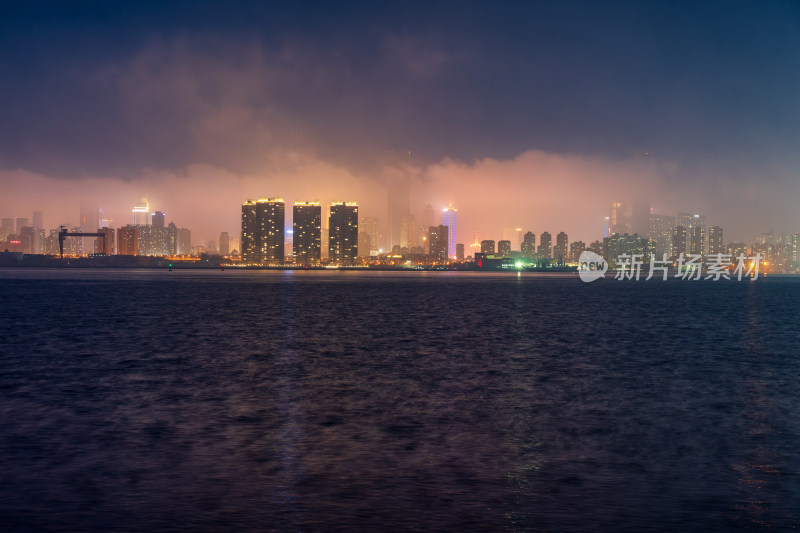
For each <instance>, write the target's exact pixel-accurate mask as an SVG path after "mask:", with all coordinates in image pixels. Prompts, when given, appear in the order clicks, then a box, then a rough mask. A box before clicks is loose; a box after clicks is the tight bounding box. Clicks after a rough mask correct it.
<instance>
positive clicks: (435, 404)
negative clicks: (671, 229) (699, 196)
mask: <svg viewBox="0 0 800 533" xmlns="http://www.w3.org/2000/svg"><path fill="white" fill-rule="evenodd" d="M798 317H800V280H799V279H796V278H769V279H765V280H758V281H756V282H736V281H731V282H717V283H713V282H661V281H659V282H649V283H644V282H639V283H636V282H616V281H612V280H602V281H599V282H595V283H592V284H584V283H581V282H580V281H579V280H577V276H575V275H570V276H542V275H538V276H537V275H522V276H517V275H513V274H512V275H488V274H480V275H479V274H463V273H413V274H402V273H352V272H295V273H291V272H242V273H234V272H217V271H209V272H185V271H176V272H173V273H167V272H163V271H130V272H123V271H113V270H101V271H91V270H87V271H72V272H70V271H25V270H9V269H0V324H2V333H1V334H0V337H1V338H2V342H1V343H0V529H2V530H4V531H63V530H69V531H73V530H97V531H152V530H159V531H173V530H174V531H223V530H240V531H242V530H253V531H261V530H297V531H315V530H364V531H368V530H369V531H375V530H379V529H384V530H386V529H395V530H397V529H413V530H436V529H438V530H452V531H469V530H487V531H489V530H491V531H564V530H578V531H645V530H689V529H691V530H711V531H714V530H720V531H721V530H729V529H732V528H752V529H761V528H770V529H772V530H790V529H796V528H798V527H800V478H799V477H798V470H800V328H798Z"/></svg>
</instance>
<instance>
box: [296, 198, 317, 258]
mask: <svg viewBox="0 0 800 533" xmlns="http://www.w3.org/2000/svg"><path fill="white" fill-rule="evenodd" d="M292 232H293V233H292V235H293V241H292V251H293V254H294V261H295V263H297V264H301V265H318V264H319V262H320V260H321V258H322V206H321V205H320V203H319V202H295V203H294V207H293V210H292Z"/></svg>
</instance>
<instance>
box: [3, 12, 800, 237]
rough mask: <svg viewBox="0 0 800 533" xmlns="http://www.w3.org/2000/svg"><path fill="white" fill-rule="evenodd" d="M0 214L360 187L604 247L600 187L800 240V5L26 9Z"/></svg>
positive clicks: (204, 211) (9, 97) (14, 68)
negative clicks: (407, 188) (394, 189)
mask: <svg viewBox="0 0 800 533" xmlns="http://www.w3.org/2000/svg"><path fill="white" fill-rule="evenodd" d="M0 73H2V74H1V75H0V214H2V216H26V217H30V216H31V212H32V211H33V210H34V209H41V210H44V212H45V224H46V226H48V228H49V227H55V226H57V225H58V224H61V223H65V222H66V223H76V222H77V220H78V215H79V207H80V205H81V203H83V204H91V205H97V206H99V207H101V208H102V209H103V212H104V213H105V215H106V216H108V217H109V218H112V219H113V220H114V225H116V226H119V225H124V224H127V223H130V222H131V221H132V220H129V218H131V215H130V209H131V208H132V207H133V206H134V205H135V204H137V203H138V202H139V201H140V200H141V198H143V197H147V198H148V200H149V201H150V205H151V207H152V208H153V209H160V210H163V211H166V212H167V217H168V220H175V222H176V223H177V224H178V226H184V227H190V228H192V229H193V230H194V236H195V240H197V241H198V242H201V241H203V240H205V239H212V238H216V236H217V235H218V234H219V232H220V231H229V232H231V233H232V234H235V233H238V229H239V226H238V220H239V209H240V207H239V206H240V204H241V202H242V201H243V200H245V199H246V198H253V197H257V196H259V195H264V196H283V197H284V198H286V199H287V201H290V202H291V201H293V200H307V199H319V200H322V201H323V202H327V201H331V200H356V201H358V202H359V203H360V204H361V205H362V213H363V214H365V215H376V216H378V217H379V219H382V218H385V209H386V197H385V195H386V191H385V186H384V183H383V180H384V178H385V174H386V173H385V168H384V165H385V162H386V152H387V150H389V149H398V150H409V151H411V153H412V159H411V161H412V166H411V167H409V168H408V169H406V171H407V172H408V173H409V174H410V175H411V179H412V181H413V195H414V203H413V205H412V213H413V214H415V215H417V216H420V215H421V208H422V206H423V205H424V204H426V203H431V204H433V205H434V206H435V207H443V206H445V205H447V204H448V203H450V202H452V203H453V205H454V206H455V207H457V208H458V209H459V216H460V220H461V227H460V228H459V230H460V231H459V241H460V242H467V243H469V242H472V240H473V236H474V234H475V233H476V232H477V233H479V234H480V237H481V238H494V239H499V238H502V234H501V232H502V229H503V228H510V227H522V228H524V229H526V230H528V229H530V230H533V231H535V232H536V233H540V232H542V231H545V230H548V231H550V232H551V233H557V232H559V231H562V230H564V231H567V233H569V234H570V240H577V239H583V240H586V241H592V240H595V239H597V238H601V237H602V227H603V221H602V219H603V217H604V216H605V215H607V214H608V213H607V211H608V207H609V204H610V202H611V201H612V200H615V199H621V200H623V201H632V200H634V199H637V198H642V197H645V198H649V200H650V202H651V205H652V206H653V208H654V209H655V210H656V212H659V213H665V214H673V215H674V214H675V212H676V211H695V212H701V213H705V214H706V215H707V218H708V221H709V224H712V225H713V224H718V225H721V226H723V227H724V228H725V230H726V240H731V239H739V240H746V241H750V240H752V238H753V237H754V235H755V234H758V233H762V232H766V231H770V230H772V231H775V232H776V233H779V232H796V231H800V209H798V208H797V199H798V198H800V180H798V168H800V161H798V159H799V158H798V155H797V154H798V150H797V147H798V146H800V105H799V103H798V102H800V4H797V3H793V2H769V3H763V4H762V3H757V2H703V3H699V4H698V3H695V2H586V3H584V2H573V1H569V2H513V3H511V2H509V3H488V2H485V3H468V2H436V3H432V4H428V3H423V2H402V3H401V2H398V3H391V2H364V3H347V4H340V3H334V2H325V3H321V2H320V3H315V2H304V3H294V2H280V3H274V4H272V3H260V4H258V5H256V4H255V3H254V2H225V3H221V2H218V3H212V2H198V1H192V2H188V1H187V2H159V3H153V4H152V5H148V4H147V3H145V2H129V3H124V4H123V3H121V2H106V3H100V2H97V3H69V4H68V3H64V2H54V3H45V2H20V3H16V4H14V5H11V6H4V8H3V13H2V16H0Z"/></svg>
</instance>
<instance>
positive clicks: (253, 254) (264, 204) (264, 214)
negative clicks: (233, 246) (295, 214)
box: [242, 198, 285, 265]
mask: <svg viewBox="0 0 800 533" xmlns="http://www.w3.org/2000/svg"><path fill="white" fill-rule="evenodd" d="M284 224H285V204H284V201H283V198H259V199H258V200H256V201H253V200H247V201H246V202H245V203H243V204H242V259H243V261H244V262H245V263H254V264H261V265H282V264H283V261H284V238H285V228H284Z"/></svg>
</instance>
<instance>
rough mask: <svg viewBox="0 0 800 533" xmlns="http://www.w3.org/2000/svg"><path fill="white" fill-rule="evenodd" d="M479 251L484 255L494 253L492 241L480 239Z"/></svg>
mask: <svg viewBox="0 0 800 533" xmlns="http://www.w3.org/2000/svg"><path fill="white" fill-rule="evenodd" d="M481 253H482V254H484V255H494V241H493V240H491V239H485V240H482V241H481Z"/></svg>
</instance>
